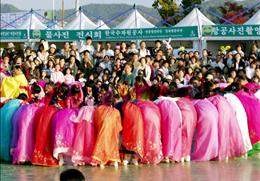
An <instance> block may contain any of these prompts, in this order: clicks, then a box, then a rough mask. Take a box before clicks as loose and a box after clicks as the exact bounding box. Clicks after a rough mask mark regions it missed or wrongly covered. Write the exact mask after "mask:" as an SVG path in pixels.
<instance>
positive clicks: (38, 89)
mask: <svg viewBox="0 0 260 181" xmlns="http://www.w3.org/2000/svg"><path fill="white" fill-rule="evenodd" d="M31 92H32V94H39V93H40V92H41V87H40V86H39V85H38V84H36V83H33V84H32V86H31Z"/></svg>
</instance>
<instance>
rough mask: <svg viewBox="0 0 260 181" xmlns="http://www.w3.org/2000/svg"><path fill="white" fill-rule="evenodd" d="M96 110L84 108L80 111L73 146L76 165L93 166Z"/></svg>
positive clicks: (73, 160)
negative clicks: (94, 116)
mask: <svg viewBox="0 0 260 181" xmlns="http://www.w3.org/2000/svg"><path fill="white" fill-rule="evenodd" d="M94 111H95V108H94V107H90V106H84V107H82V108H81V109H80V110H79V113H78V115H77V118H76V119H75V121H76V122H77V126H76V130H75V136H74V141H73V144H72V162H73V163H74V164H79V165H81V164H91V163H92V158H91V156H92V153H93V149H94V144H95V129H94V122H93V115H94Z"/></svg>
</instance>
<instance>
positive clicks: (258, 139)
mask: <svg viewBox="0 0 260 181" xmlns="http://www.w3.org/2000/svg"><path fill="white" fill-rule="evenodd" d="M235 95H236V96H237V97H238V98H239V100H240V101H241V103H242V104H243V107H244V108H245V111H246V115H247V121H248V131H249V137H250V140H251V143H252V145H253V150H251V151H250V152H249V155H250V156H253V155H255V154H259V153H260V121H259V120H260V100H259V99H258V98H256V97H255V96H254V95H253V94H252V93H251V94H250V93H247V92H244V91H240V92H238V93H236V94H235Z"/></svg>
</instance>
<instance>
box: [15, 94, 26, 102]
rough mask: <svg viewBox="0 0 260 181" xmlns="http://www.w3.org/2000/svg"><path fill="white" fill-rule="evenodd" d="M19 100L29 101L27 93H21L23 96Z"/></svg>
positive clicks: (20, 95)
mask: <svg viewBox="0 0 260 181" xmlns="http://www.w3.org/2000/svg"><path fill="white" fill-rule="evenodd" d="M17 99H20V100H23V101H25V100H26V99H28V96H27V95H26V94H25V93H21V94H19V96H18V97H17Z"/></svg>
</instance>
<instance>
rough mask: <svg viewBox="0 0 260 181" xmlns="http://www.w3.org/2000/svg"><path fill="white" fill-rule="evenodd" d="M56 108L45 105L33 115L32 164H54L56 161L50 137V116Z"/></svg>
mask: <svg viewBox="0 0 260 181" xmlns="http://www.w3.org/2000/svg"><path fill="white" fill-rule="evenodd" d="M57 111H58V110H57V109H56V108H55V107H54V106H50V105H45V106H43V107H41V108H40V109H39V110H38V111H37V113H36V115H35V146H34V151H33V156H32V163H33V164H34V165H44V166H55V165H57V164H58V161H57V160H56V159H55V158H54V157H53V144H52V139H51V132H52V130H51V126H52V117H53V115H54V114H55V113H56V112H57Z"/></svg>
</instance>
